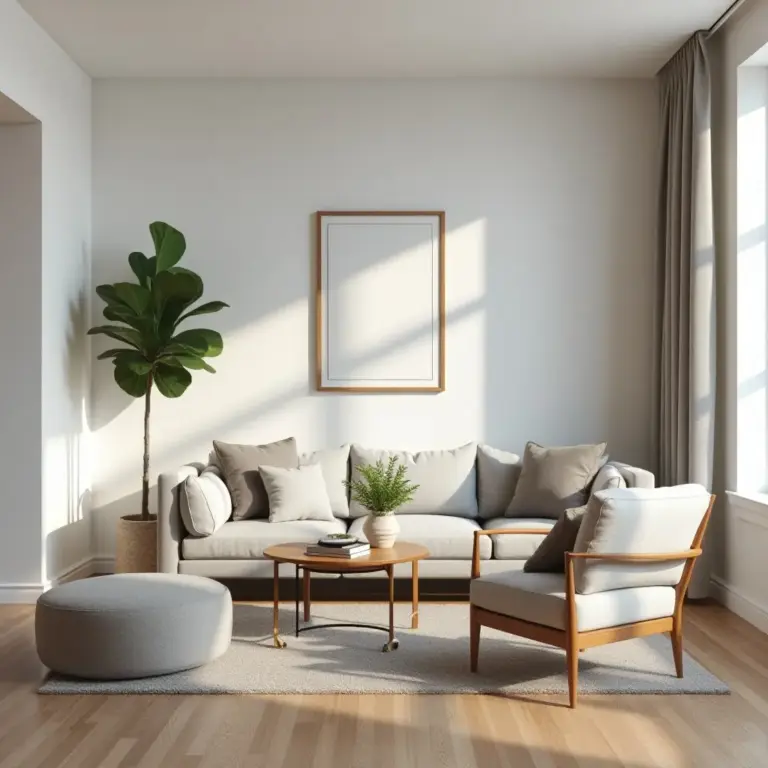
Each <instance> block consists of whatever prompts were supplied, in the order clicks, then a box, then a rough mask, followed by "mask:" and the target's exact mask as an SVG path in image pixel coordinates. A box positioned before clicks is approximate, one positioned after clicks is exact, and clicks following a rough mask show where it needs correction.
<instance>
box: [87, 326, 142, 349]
mask: <svg viewBox="0 0 768 768" xmlns="http://www.w3.org/2000/svg"><path fill="white" fill-rule="evenodd" d="M97 334H103V335H104V336H109V337H110V338H111V339H116V340H117V341H123V342H125V343H126V344H128V345H129V346H131V347H134V348H135V349H141V347H142V339H141V334H140V333H139V332H138V331H135V330H134V329H133V328H123V327H122V326H119V325H97V326H95V327H93V328H91V329H90V330H89V331H88V335H89V336H96V335H97Z"/></svg>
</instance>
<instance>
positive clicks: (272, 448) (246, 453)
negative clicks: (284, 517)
mask: <svg viewBox="0 0 768 768" xmlns="http://www.w3.org/2000/svg"><path fill="white" fill-rule="evenodd" d="M213 447H214V449H215V451H216V457H217V459H218V463H219V466H220V467H221V470H222V472H223V474H224V479H225V480H226V481H227V487H228V488H229V492H230V493H231V494H232V503H233V505H234V512H233V513H232V519H233V520H247V519H248V518H251V517H268V515H269V498H268V497H267V491H266V489H265V488H264V481H263V480H262V479H261V475H260V474H259V467H261V466H262V465H263V464H266V465H267V466H270V467H286V468H289V467H290V468H295V467H298V466H299V454H298V451H297V450H296V440H295V439H294V438H293V437H288V438H286V439H285V440H279V441H278V442H275V443H268V444H266V445H234V444H232V443H222V442H220V441H218V440H214V441H213Z"/></svg>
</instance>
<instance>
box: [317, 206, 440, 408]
mask: <svg viewBox="0 0 768 768" xmlns="http://www.w3.org/2000/svg"><path fill="white" fill-rule="evenodd" d="M315 220H316V233H315V234H316V264H315V280H316V289H315V332H316V337H315V353H316V387H317V389H318V390H319V391H321V392H358V393H366V392H367V393H376V392H379V393H398V392H400V393H437V392H443V391H445V212H444V211H318V212H317V213H316V214H315Z"/></svg>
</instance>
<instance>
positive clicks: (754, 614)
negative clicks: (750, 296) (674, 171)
mask: <svg viewBox="0 0 768 768" xmlns="http://www.w3.org/2000/svg"><path fill="white" fill-rule="evenodd" d="M766 43H768V0H752V2H749V3H747V4H745V5H744V6H743V7H742V9H741V10H740V11H739V12H737V14H736V15H734V16H733V17H732V18H731V20H730V21H729V22H728V23H727V24H726V25H725V26H724V27H723V28H722V29H721V30H720V31H719V32H718V33H717V35H715V37H714V38H713V40H712V41H711V53H712V71H713V120H712V146H713V157H714V165H713V170H714V174H715V177H714V202H715V237H716V248H717V253H718V265H719V267H718V278H719V281H720V286H721V289H720V295H719V301H720V307H721V316H720V318H719V339H718V343H719V349H720V350H722V352H723V354H721V355H720V358H719V360H718V386H719V387H721V388H722V406H723V407H722V409H721V414H720V421H719V429H720V435H721V437H720V439H719V440H718V447H719V456H718V457H717V464H718V466H719V475H720V479H719V482H718V484H717V485H718V488H719V489H720V490H727V491H731V492H736V491H745V495H744V496H742V497H738V496H734V495H732V494H729V495H728V496H727V497H725V496H723V497H722V498H721V504H720V510H722V512H721V514H719V515H718V516H717V517H715V518H713V525H712V529H711V531H710V534H709V536H708V541H709V545H710V546H711V547H712V549H713V557H712V558H711V561H712V580H713V583H714V587H715V593H716V594H717V595H718V597H719V598H720V599H721V600H722V601H723V602H725V603H726V605H728V606H729V607H730V608H732V609H733V610H735V611H736V612H737V613H739V614H740V615H742V616H744V617H745V618H748V619H749V620H750V621H752V622H753V623H756V624H757V625H758V626H761V627H763V628H765V629H766V630H768V590H766V582H765V579H764V578H763V577H762V575H761V574H762V573H763V570H764V561H765V556H764V553H765V549H766V547H767V546H768V497H766V496H763V498H758V499H750V498H745V496H746V495H751V491H753V490H755V488H754V487H749V486H754V485H755V478H756V477H757V471H756V470H755V465H754V464H752V465H751V466H750V464H751V460H750V458H749V457H747V456H745V451H747V450H749V449H750V446H749V439H748V436H749V425H748V424H746V425H745V424H744V423H743V422H742V429H741V435H740V434H739V432H740V430H739V412H740V411H741V412H742V415H743V416H745V415H746V413H747V411H748V405H749V402H748V401H749V398H750V397H752V398H753V399H754V394H755V393H754V387H753V386H752V385H753V384H754V383H755V382H754V380H753V381H749V379H754V376H753V374H755V373H758V374H759V371H754V370H751V368H750V366H749V365H746V364H745V355H744V353H745V350H744V348H743V346H742V348H741V350H740V349H739V343H738V342H737V339H738V338H739V335H742V334H741V330H742V329H744V330H746V329H748V328H749V326H744V323H745V322H751V323H754V327H755V328H757V327H758V326H759V325H760V323H761V322H763V321H761V319H760V317H759V316H757V317H751V318H747V317H745V316H744V315H743V314H742V315H740V314H739V306H740V301H741V299H742V298H745V296H744V294H743V293H742V295H741V296H740V295H739V292H740V290H741V291H742V292H743V291H744V290H745V289H747V288H749V287H750V286H749V281H744V280H741V281H740V274H739V273H740V272H741V276H742V277H745V276H746V274H747V273H746V272H745V268H747V267H750V264H749V261H750V255H751V254H754V253H755V252H756V249H757V250H760V249H761V248H762V250H763V253H765V247H764V241H765V237H766V233H765V223H764V222H763V227H762V231H761V229H760V227H759V226H758V227H757V228H755V227H754V226H752V225H750V223H749V217H744V215H743V214H744V212H745V210H746V209H742V211H741V212H739V210H738V209H739V205H738V203H737V201H738V182H739V161H738V134H739V126H740V118H742V117H744V115H741V114H740V111H739V66H740V65H741V64H742V63H743V62H744V61H746V60H747V59H748V58H749V57H750V56H752V55H753V54H754V53H755V52H756V51H758V50H759V49H760V48H762V47H763V46H764V45H765V44H766ZM749 77H750V76H749V75H747V81H748V80H749ZM753 77H754V76H753ZM749 90H750V89H749V87H748V85H747V91H749ZM752 90H754V89H752ZM742 95H745V92H744V88H742ZM746 104H747V100H746V98H745V99H744V100H743V101H742V106H745V105H746ZM748 120H749V118H747V120H745V121H743V122H741V128H742V135H744V129H745V124H746V123H747V122H748ZM743 203H744V199H743V198H742V201H741V204H742V206H743ZM761 243H762V246H761ZM751 266H754V262H753V263H752V265H751ZM763 269H765V265H763ZM740 326H741V328H740ZM764 352H765V350H759V349H755V350H754V354H755V356H756V357H755V359H756V360H757V361H758V362H759V361H760V359H761V358H762V359H763V360H764V359H765V358H764ZM740 355H741V360H740V359H739V357H740ZM752 362H753V363H754V359H753V361H752ZM763 373H764V375H765V371H763ZM758 397H760V395H759V393H758ZM764 426H765V424H764V422H763V423H761V424H758V425H757V426H756V428H757V429H760V430H762V429H763V428H764ZM740 449H741V450H740ZM740 454H741V455H740ZM742 483H743V484H745V485H747V486H748V488H747V489H745V488H740V485H741V484H742Z"/></svg>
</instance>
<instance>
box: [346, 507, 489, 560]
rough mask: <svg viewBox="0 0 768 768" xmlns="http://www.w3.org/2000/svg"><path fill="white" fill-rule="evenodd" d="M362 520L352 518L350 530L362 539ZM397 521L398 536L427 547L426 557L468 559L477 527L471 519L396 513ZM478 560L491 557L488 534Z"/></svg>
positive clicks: (481, 546) (482, 541) (481, 540)
mask: <svg viewBox="0 0 768 768" xmlns="http://www.w3.org/2000/svg"><path fill="white" fill-rule="evenodd" d="M364 521H365V518H357V519H356V520H354V521H353V522H352V525H350V527H349V532H350V533H351V534H352V535H354V536H359V537H360V538H365V535H364V534H363V523H364ZM397 522H398V523H399V524H400V533H399V535H398V539H400V540H402V541H410V542H411V543H413V544H421V545H422V546H424V547H426V548H427V549H428V550H429V556H430V557H431V558H432V559H434V560H470V559H471V558H472V547H473V546H474V537H475V531H477V530H479V529H480V526H479V525H478V524H477V523H476V522H475V521H474V520H467V519H466V518H464V517H453V516H452V515H398V516H397ZM480 559H481V560H490V559H491V542H490V539H489V537H488V536H481V537H480ZM467 575H469V563H467Z"/></svg>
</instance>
